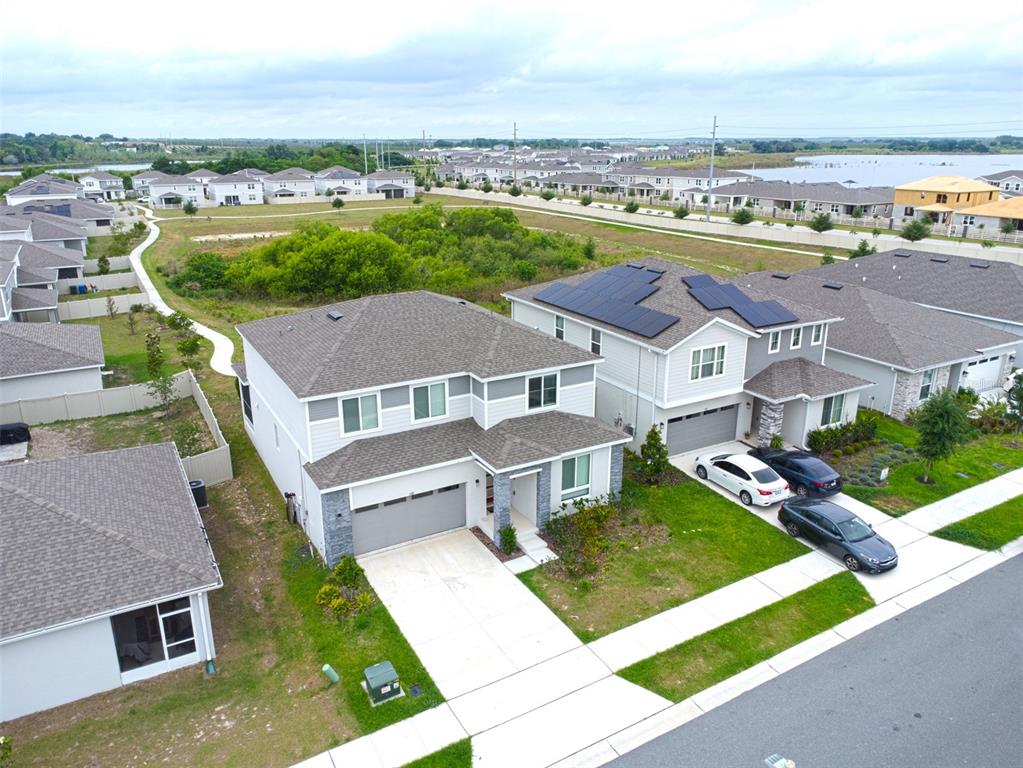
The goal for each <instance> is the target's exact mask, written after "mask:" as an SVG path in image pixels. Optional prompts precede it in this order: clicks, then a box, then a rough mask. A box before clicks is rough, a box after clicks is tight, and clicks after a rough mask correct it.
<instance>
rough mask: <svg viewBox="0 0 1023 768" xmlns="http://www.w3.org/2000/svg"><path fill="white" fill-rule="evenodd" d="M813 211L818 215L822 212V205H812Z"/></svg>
mask: <svg viewBox="0 0 1023 768" xmlns="http://www.w3.org/2000/svg"><path fill="white" fill-rule="evenodd" d="M813 210H814V213H820V212H821V211H823V210H824V203H814V204H813Z"/></svg>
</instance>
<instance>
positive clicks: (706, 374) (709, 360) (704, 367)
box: [689, 344, 725, 381]
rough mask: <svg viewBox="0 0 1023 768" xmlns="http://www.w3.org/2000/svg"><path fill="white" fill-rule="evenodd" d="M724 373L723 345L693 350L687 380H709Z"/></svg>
mask: <svg viewBox="0 0 1023 768" xmlns="http://www.w3.org/2000/svg"><path fill="white" fill-rule="evenodd" d="M724 372H725V345H724V344H721V345H720V346H717V347H704V348H703V349H694V350H693V357H692V362H691V363H690V368H689V380H690V381H696V380H698V379H710V378H713V377H714V376H721V375H722V374H723V373H724Z"/></svg>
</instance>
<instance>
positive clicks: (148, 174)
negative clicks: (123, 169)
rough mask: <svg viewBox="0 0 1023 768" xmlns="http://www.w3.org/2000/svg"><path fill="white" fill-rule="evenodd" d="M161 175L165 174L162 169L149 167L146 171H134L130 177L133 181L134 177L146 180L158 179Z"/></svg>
mask: <svg viewBox="0 0 1023 768" xmlns="http://www.w3.org/2000/svg"><path fill="white" fill-rule="evenodd" d="M161 176H167V174H166V173H164V172H163V171H154V170H152V169H150V170H148V171H142V173H136V174H135V175H134V176H132V177H131V178H132V181H134V180H136V179H141V180H143V181H145V180H148V179H158V178H160V177H161Z"/></svg>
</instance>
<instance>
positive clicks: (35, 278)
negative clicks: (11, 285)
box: [0, 261, 57, 288]
mask: <svg viewBox="0 0 1023 768" xmlns="http://www.w3.org/2000/svg"><path fill="white" fill-rule="evenodd" d="M0 263H2V264H10V263H11V262H9V261H5V262H0ZM56 280H57V275H56V273H55V272H53V270H49V269H33V268H31V267H18V286H19V287H22V288H23V287H25V286H26V285H41V284H43V283H45V284H50V283H53V282H56Z"/></svg>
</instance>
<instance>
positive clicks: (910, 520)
mask: <svg viewBox="0 0 1023 768" xmlns="http://www.w3.org/2000/svg"><path fill="white" fill-rule="evenodd" d="M1020 495H1023V469H1017V470H1013V471H1012V472H1008V473H1006V474H1004V475H1001V476H999V477H996V478H994V479H993V480H988V481H987V482H984V483H981V484H980V485H975V486H973V487H972V488H967V489H966V490H965V491H960V492H959V493H955V494H953V495H951V496H948V497H946V498H944V499H942V500H941V501H936V502H934V503H933V504H928V505H927V506H926V507H920V508H919V509H915V510H913V511H912V512H910V513H908V514H905V515H903V516H902V517H900V518H899V519H900V520H902V522H904V523H907V524H908V525H912V526H913V527H914V528H919V529H920V530H921V531H925V532H927V533H933V532H934V531H936V530H938V529H939V528H944V527H945V526H946V525H951V524H952V523H957V522H959V521H960V520H962V519H964V518H967V517H970V516H971V515H975V514H977V513H978V512H983V511H984V510H986V509H991V508H992V507H997V506H998V505H999V504H1002V503H1004V502H1006V501H1008V500H1009V499H1012V498H1015V497H1016V496H1020Z"/></svg>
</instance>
